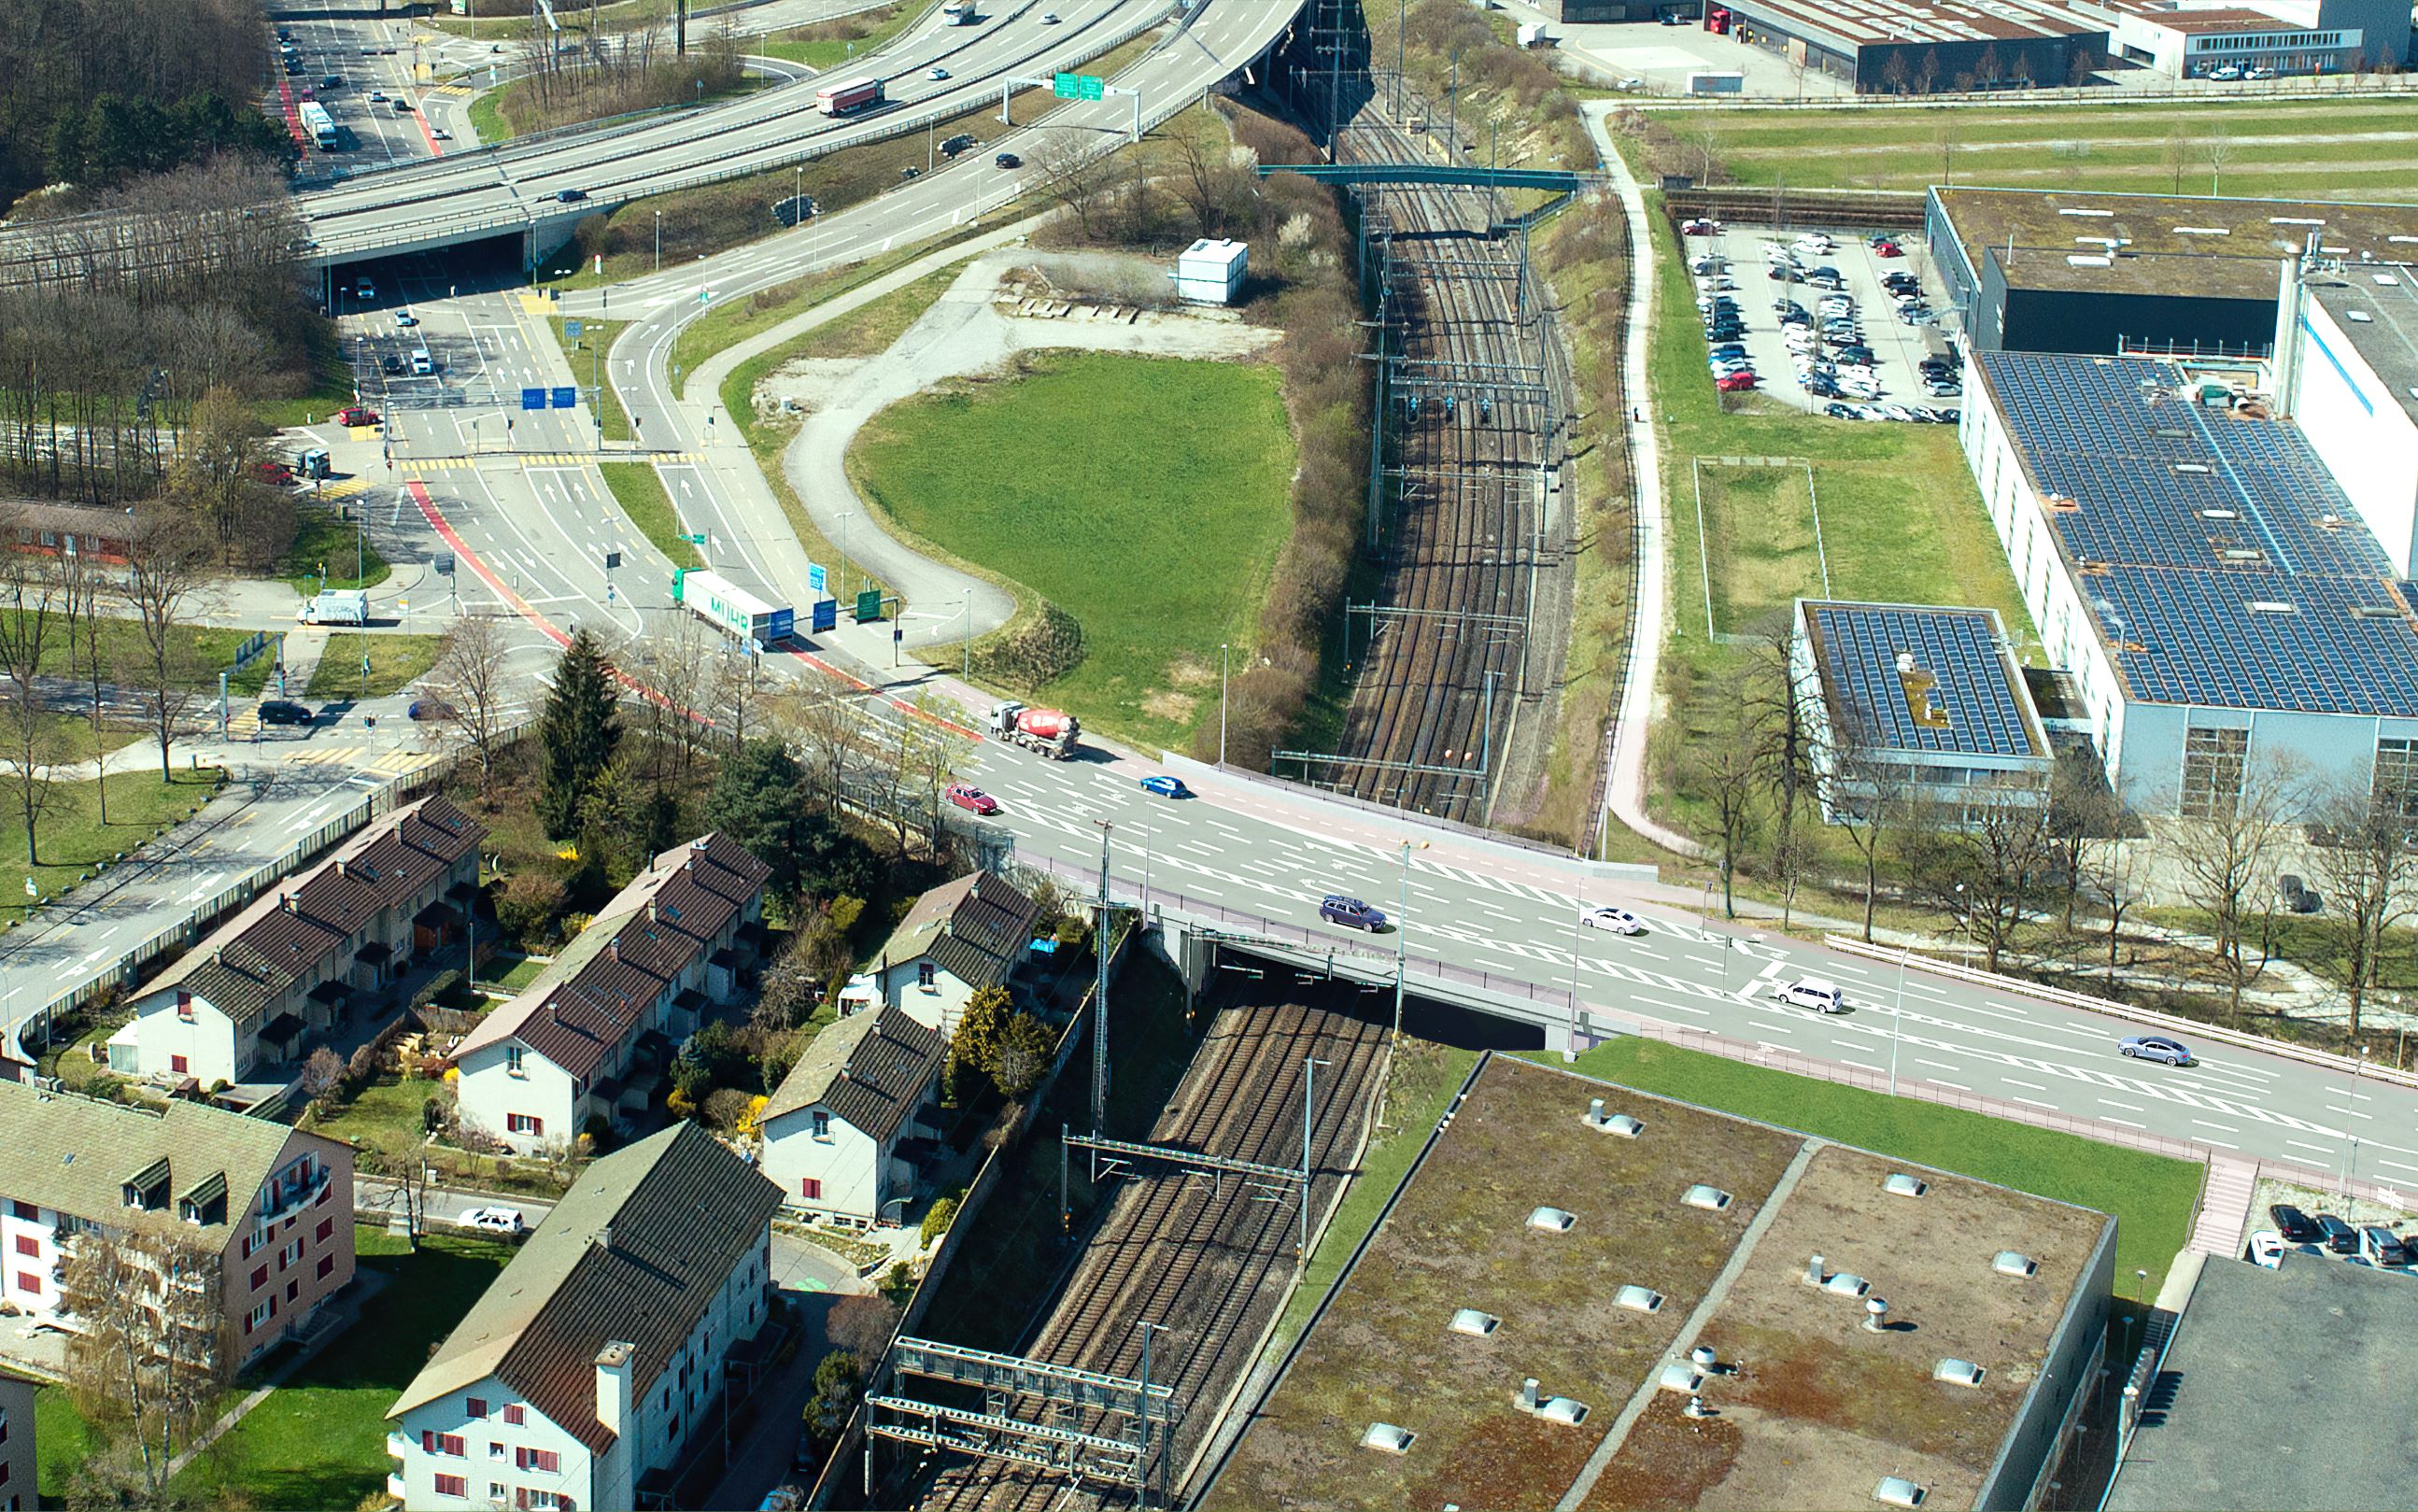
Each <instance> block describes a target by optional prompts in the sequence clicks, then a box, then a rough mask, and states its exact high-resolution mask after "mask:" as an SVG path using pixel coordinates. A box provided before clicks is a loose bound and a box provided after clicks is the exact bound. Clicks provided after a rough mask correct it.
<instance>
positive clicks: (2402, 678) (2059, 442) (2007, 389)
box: [1975, 352, 2418, 716]
mask: <svg viewBox="0 0 2418 1512" xmlns="http://www.w3.org/2000/svg"><path fill="white" fill-rule="evenodd" d="M1975 360H1976V362H1977V363H1978V364H1979V365H1980V367H1981V369H1982V374H1983V379H1984V381H1985V383H1986V384H1987V386H1988V390H1989V392H1990V393H1991V395H1992V396H1993V397H1994V398H1995V400H1996V401H1997V405H1998V407H1999V409H2000V412H2001V413H2002V414H2003V415H2004V417H2005V420H2006V424H2007V431H2008V435H2009V438H2010V439H2011V441H2012V444H2013V446H2014V449H2015V451H2016V453H2017V454H2018V455H2019V456H2021V457H2022V458H2023V459H2024V462H2025V465H2026V466H2027V467H2028V468H2029V469H2030V472H2031V475H2032V477H2033V479H2034V480H2035V481H2037V482H2038V483H2039V485H2040V488H2041V490H2042V492H2043V495H2045V496H2048V499H2049V503H2050V509H2051V514H2050V519H2051V522H2052V524H2053V526H2054V527H2055V529H2056V530H2057V533H2058V542H2059V543H2060V545H2061V546H2062V547H2063V550H2064V553H2065V557H2066V559H2067V562H2068V565H2069V568H2070V569H2071V570H2072V571H2073V572H2074V577H2075V586H2076V587H2077V588H2079V589H2080V591H2081V594H2082V598H2083V601H2084V603H2087V604H2089V607H2090V609H2091V611H2092V612H2093V613H2094V614H2095V615H2097V616H2098V619H2099V622H2100V629H2101V634H2102V638H2103V639H2104V641H2105V642H2106V643H2107V645H2108V646H2109V647H2110V649H2112V650H2113V652H2114V660H2115V664H2116V666H2117V669H2118V670H2119V672H2120V674H2121V675H2122V677H2123V679H2124V685H2125V687H2126V689H2127V691H2128V693H2129V694H2130V695H2131V696H2132V697H2134V698H2137V699H2145V700H2148V701H2150V702H2154V703H2180V704H2199V705H2207V706H2211V707H2217V708H2233V709H2273V710H2296V711H2301V712H2308V713H2346V714H2381V715H2405V716H2407V715H2418V629H2413V624H2418V621H2413V619H2412V618H2411V614H2410V611H2411V607H2412V605H2418V598H2413V597H2411V596H2410V592H2409V590H2408V587H2407V585H2404V584H2401V583H2399V582H2397V581H2396V580H2395V573H2394V571H2393V567H2392V564H2391V562H2390V561H2389V560H2388V559H2387V557H2385V554H2384V550H2383V548H2382V547H2381V546H2380V545H2379V544H2378V543H2377V542H2376V538H2375V536H2374V535H2373V534H2372V533H2371V532H2370V531H2369V530H2368V528H2367V527H2366V525H2365V524H2364V522H2363V521H2362V520H2361V519H2360V517H2359V514H2358V512H2357V511H2356V510H2355V509H2354V508H2353V506H2352V504H2351V502H2350V499H2349V496H2346V495H2345V494H2344V493H2343V491H2342V488H2341V486H2340V485H2339V484H2337V483H2336V482H2335V481H2334V477H2333V475H2332V474H2331V473H2330V472H2328V471H2327V470H2326V467H2325V465H2324V464H2323V463H2321V462H2320V461H2319V460H2318V456H2317V453H2316V451H2314V450H2312V449H2311V448H2310V446H2309V444H2308V441H2307V439H2306V438H2305V437H2304V436H2303V435H2302V434H2301V432H2300V430H2299V428H2298V427H2296V426H2293V425H2290V424H2288V423H2286V422H2283V421H2279V420H2262V419H2256V418H2253V417H2250V416H2246V415H2243V414H2242V413H2241V412H2240V411H2238V410H2211V409H2209V408H2207V407H2205V406H2203V405H2199V404H2196V403H2195V402H2194V401H2193V399H2192V397H2191V394H2190V391H2189V388H2190V386H2189V385H2188V383H2187V381H2186V379H2185V378H2184V376H2183V374H2181V372H2180V371H2179V370H2177V369H2175V368H2174V367H2172V366H2170V365H2168V364H2166V363H2162V362H2142V361H2128V360H2119V359H2112V358H2092V357H2068V356H2059V355H2053V354H2047V353H2034V352H1982V353H1978V354H1976V356H1975Z"/></svg>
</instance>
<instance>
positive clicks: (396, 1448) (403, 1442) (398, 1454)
mask: <svg viewBox="0 0 2418 1512" xmlns="http://www.w3.org/2000/svg"><path fill="white" fill-rule="evenodd" d="M417 1447H419V1445H418V1444H417V1443H414V1442H413V1441H412V1440H410V1439H406V1438H405V1437H404V1436H403V1434H402V1433H401V1432H399V1431H398V1432H394V1433H390V1434H388V1435H387V1436H386V1452H387V1453H388V1454H389V1455H390V1456H392V1457H393V1458H394V1459H396V1460H398V1461H400V1460H402V1459H405V1458H406V1456H408V1455H409V1454H410V1453H411V1451H412V1450H413V1449H415V1448H417Z"/></svg>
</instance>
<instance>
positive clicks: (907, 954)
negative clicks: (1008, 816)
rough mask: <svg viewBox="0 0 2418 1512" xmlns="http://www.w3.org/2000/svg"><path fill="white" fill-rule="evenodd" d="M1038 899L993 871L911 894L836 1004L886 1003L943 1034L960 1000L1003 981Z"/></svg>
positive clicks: (1027, 938) (962, 1005)
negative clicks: (910, 902) (903, 912)
mask: <svg viewBox="0 0 2418 1512" xmlns="http://www.w3.org/2000/svg"><path fill="white" fill-rule="evenodd" d="M1040 916H1041V906H1040V905H1039V904H1037V903H1035V902H1033V899H1031V898H1029V897H1026V896H1025V895H1024V894H1023V893H1019V892H1018V891H1017V890H1016V888H1015V887H1014V886H1012V885H1010V884H1009V883H1008V881H1007V880H1006V879H1005V878H1002V877H1000V876H999V875H998V874H997V873H995V872H987V871H986V872H971V873H969V874H967V875H966V876H964V877H960V878H957V879H956V881H954V882H947V883H943V884H942V885H941V886H939V887H936V888H934V889H932V890H931V891H930V892H928V893H925V894H924V895H923V896H922V897H920V898H917V899H916V900H915V906H914V907H913V908H912V909H909V910H908V911H907V917H905V918H904V919H901V920H899V921H898V927H897V928H896V929H895V930H893V931H891V935H890V939H888V940H887V941H885V942H884V943H883V945H882V947H881V950H880V954H879V955H877V956H876V957H875V961H874V966H873V969H872V970H869V971H867V972H865V973H864V974H862V975H860V976H858V977H857V978H855V979H854V980H853V981H851V982H850V983H849V987H848V990H847V991H846V992H844V993H842V995H841V1006H842V1007H843V1008H853V1007H856V1006H858V1005H861V1004H871V1003H888V1004H890V1005H892V1006H894V1007H896V1008H899V1009H902V1010H904V1011H905V1012H906V1014H907V1015H908V1016H910V1017H911V1018H913V1019H914V1020H916V1021H917V1022H918V1023H921V1024H924V1025H926V1026H928V1027H930V1028H932V1029H935V1030H938V1031H940V1034H941V1039H943V1040H946V1039H948V1038H949V1036H951V1035H953V1034H955V1033H956V1031H957V1020H958V1019H959V1018H960V1017H962V1016H964V1014H965V1010H966V1000H967V999H969V998H972V996H973V995H974V994H975V993H977V992H980V991H981V990H982V989H983V988H985V987H992V986H1004V985H1006V984H1007V979H1008V977H1009V975H1010V974H1012V973H1013V972H1014V971H1015V970H1016V967H1017V963H1018V962H1019V961H1021V960H1023V959H1024V957H1025V955H1026V953H1027V952H1028V951H1030V950H1031V949H1032V946H1033V923H1034V921H1035V920H1037V919H1038V918H1039V917H1040Z"/></svg>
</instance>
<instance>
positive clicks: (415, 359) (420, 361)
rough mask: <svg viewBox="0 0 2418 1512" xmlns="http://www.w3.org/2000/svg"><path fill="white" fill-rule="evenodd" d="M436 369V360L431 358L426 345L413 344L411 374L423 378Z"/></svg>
mask: <svg viewBox="0 0 2418 1512" xmlns="http://www.w3.org/2000/svg"><path fill="white" fill-rule="evenodd" d="M411 372H412V375H413V376H415V377H421V378H424V377H426V376H428V375H429V374H432V373H434V372H436V359H434V358H431V357H430V356H429V355H428V348H427V347H425V346H415V347H413V348H412V349H411Z"/></svg>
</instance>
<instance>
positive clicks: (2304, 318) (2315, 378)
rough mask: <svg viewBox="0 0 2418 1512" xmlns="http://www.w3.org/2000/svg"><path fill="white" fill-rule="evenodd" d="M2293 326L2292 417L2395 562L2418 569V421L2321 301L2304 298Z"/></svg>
mask: <svg viewBox="0 0 2418 1512" xmlns="http://www.w3.org/2000/svg"><path fill="white" fill-rule="evenodd" d="M2370 329H2371V330H2374V329H2378V328H2375V327H2371V328H2370ZM2293 334H2294V337H2295V340H2294V348H2293V351H2292V352H2291V354H2290V356H2289V359H2288V360H2289V361H2291V363H2292V364H2293V368H2294V373H2295V383H2296V388H2297V391H2296V392H2295V394H2294V396H2293V400H2292V420H2293V421H2294V422H2295V423H2296V424H2298V425H2299V426H2300V427H2301V434H2303V435H2306V436H2307V437H2308V438H2309V444H2310V445H2311V446H2313V447H2315V448H2317V451H2318V455H2319V457H2320V458H2321V459H2323V461H2324V462H2325V465H2326V468H2327V470H2328V471H2330V472H2332V473H2333V474H2334V481H2336V482H2339V483H2340V484H2342V487H2343V492H2344V493H2346V494H2349V496H2350V501H2351V503H2353V504H2354V505H2357V506H2358V508H2359V517H2360V518H2361V519H2363V520H2365V521H2366V522H2367V527H2368V528H2369V529H2370V530H2373V531H2375V532H2376V539H2377V540H2378V542H2380V543H2381V544H2382V545H2383V547H2384V554H2385V556H2387V557H2391V558H2392V559H2393V566H2394V570H2395V572H2397V573H2400V574H2401V575H2402V576H2404V577H2410V576H2418V425H2413V424H2412V423H2411V422H2410V412H2409V411H2408V410H2407V409H2405V408H2403V407H2402V403H2401V397H2400V396H2399V395H2396V394H2395V393H2394V391H2393V388H2392V386H2391V385H2390V384H2388V383H2386V382H2385V381H2384V380H2383V379H2382V378H2381V377H2380V376H2379V375H2378V374H2377V372H2376V370H2375V369H2374V368H2372V367H2370V366H2368V364H2367V362H2366V360H2365V359H2363V358H2362V357H2361V356H2360V354H2359V350H2358V348H2357V347H2356V346H2354V345H2353V344H2352V343H2351V340H2350V336H2349V332H2347V331H2345V330H2344V329H2343V328H2341V327H2340V326H2338V325H2337V324H2335V322H2334V315H2333V314H2332V313H2330V312H2328V311H2327V309H2326V308H2325V307H2324V306H2323V305H2321V304H2319V303H2318V301H2317V300H2315V299H2304V300H2303V305H2302V312H2301V320H2300V325H2299V329H2298V330H2297V331H2296V332H2294V333H2293ZM2377 339H2379V340H2384V339H2386V338H2383V337H2378V338H2377Z"/></svg>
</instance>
